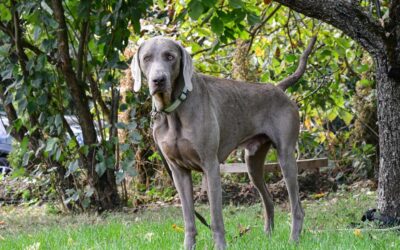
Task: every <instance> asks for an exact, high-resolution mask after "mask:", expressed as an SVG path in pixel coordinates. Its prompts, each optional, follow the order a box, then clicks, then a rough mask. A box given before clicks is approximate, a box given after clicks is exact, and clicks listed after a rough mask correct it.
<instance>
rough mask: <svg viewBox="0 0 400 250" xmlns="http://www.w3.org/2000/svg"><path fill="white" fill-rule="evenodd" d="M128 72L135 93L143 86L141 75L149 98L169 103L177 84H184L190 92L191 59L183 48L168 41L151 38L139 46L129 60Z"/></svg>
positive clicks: (174, 42)
mask: <svg viewBox="0 0 400 250" xmlns="http://www.w3.org/2000/svg"><path fill="white" fill-rule="evenodd" d="M131 70H132V76H133V78H134V80H135V83H134V87H133V89H134V91H136V92H137V91H139V90H140V87H141V85H142V77H141V76H142V74H143V75H144V76H145V78H146V79H147V82H148V84H149V89H150V94H151V95H152V96H162V98H163V99H165V98H166V99H168V100H170V99H171V95H172V90H173V89H175V87H176V85H177V84H178V82H179V81H184V84H185V85H186V88H187V89H188V90H189V91H191V90H192V89H193V86H192V80H191V78H192V75H193V64H192V58H191V57H190V55H189V53H188V52H187V51H186V50H185V48H183V47H182V45H180V44H179V43H178V42H176V41H174V40H171V39H168V38H163V37H154V38H152V39H149V40H147V41H145V42H144V43H143V44H141V45H140V47H139V49H138V51H137V52H136V55H135V56H134V58H133V60H132V64H131Z"/></svg>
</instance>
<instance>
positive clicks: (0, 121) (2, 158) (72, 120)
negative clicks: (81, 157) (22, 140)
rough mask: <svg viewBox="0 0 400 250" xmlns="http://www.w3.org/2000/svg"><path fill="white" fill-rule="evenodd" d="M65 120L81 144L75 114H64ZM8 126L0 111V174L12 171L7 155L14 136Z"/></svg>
mask: <svg viewBox="0 0 400 250" xmlns="http://www.w3.org/2000/svg"><path fill="white" fill-rule="evenodd" d="M65 120H66V121H67V123H68V124H69V125H70V127H71V130H72V132H73V133H74V134H75V137H76V140H77V141H78V143H79V145H83V134H82V130H81V127H80V126H79V123H78V119H77V118H76V117H75V116H72V115H68V116H65ZM8 126H9V121H8V118H7V116H6V114H5V113H4V112H0V174H8V173H10V172H11V171H12V168H11V167H10V164H9V162H8V160H7V156H8V154H9V153H10V152H11V150H12V141H13V140H14V138H13V137H12V136H11V135H10V134H9V133H8V132H7V128H8ZM99 139H100V138H99Z"/></svg>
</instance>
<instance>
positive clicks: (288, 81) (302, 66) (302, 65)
mask: <svg viewBox="0 0 400 250" xmlns="http://www.w3.org/2000/svg"><path fill="white" fill-rule="evenodd" d="M316 41H317V36H313V37H312V38H311V40H310V43H309V44H308V46H307V49H306V50H304V52H303V54H302V55H301V57H300V61H299V66H297V69H296V71H295V72H294V73H293V74H291V75H290V76H288V77H287V78H285V79H284V80H282V81H281V82H280V83H279V84H278V87H279V88H281V89H282V90H286V89H287V88H289V87H290V86H291V85H293V84H295V83H296V82H297V81H298V80H299V79H300V77H301V76H302V75H303V74H304V72H305V70H306V66H307V58H308V56H309V55H310V54H311V51H312V49H313V47H314V44H315V42H316Z"/></svg>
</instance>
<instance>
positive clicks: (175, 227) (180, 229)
mask: <svg viewBox="0 0 400 250" xmlns="http://www.w3.org/2000/svg"><path fill="white" fill-rule="evenodd" d="M172 229H174V230H175V231H177V232H179V233H183V232H184V230H183V228H182V227H180V226H178V225H176V224H172Z"/></svg>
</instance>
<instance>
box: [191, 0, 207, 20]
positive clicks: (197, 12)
mask: <svg viewBox="0 0 400 250" xmlns="http://www.w3.org/2000/svg"><path fill="white" fill-rule="evenodd" d="M188 7H189V16H190V17H191V18H192V19H194V20H198V19H199V18H200V16H201V14H203V12H204V7H203V4H202V3H201V1H198V0H192V1H190V3H189V5H188Z"/></svg>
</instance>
